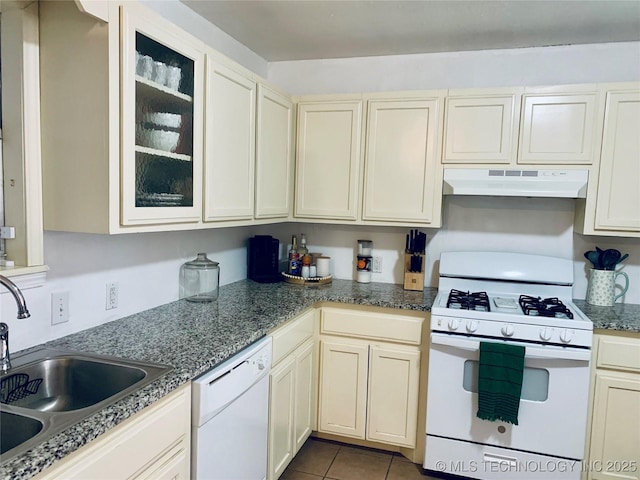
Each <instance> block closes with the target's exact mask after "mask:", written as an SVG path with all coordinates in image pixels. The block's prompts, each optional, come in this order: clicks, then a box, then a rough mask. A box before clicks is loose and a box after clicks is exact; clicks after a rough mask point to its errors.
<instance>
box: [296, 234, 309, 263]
mask: <svg viewBox="0 0 640 480" xmlns="http://www.w3.org/2000/svg"><path fill="white" fill-rule="evenodd" d="M298 253H299V254H300V258H302V257H304V256H305V255H307V254H308V253H309V249H308V248H307V237H306V236H305V235H304V233H302V234H300V248H298Z"/></svg>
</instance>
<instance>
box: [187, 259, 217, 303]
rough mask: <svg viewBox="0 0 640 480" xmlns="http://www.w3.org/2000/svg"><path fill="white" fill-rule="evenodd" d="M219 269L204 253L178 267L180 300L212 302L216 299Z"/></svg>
mask: <svg viewBox="0 0 640 480" xmlns="http://www.w3.org/2000/svg"><path fill="white" fill-rule="evenodd" d="M219 283H220V267H219V266H218V262H213V261H211V260H209V259H208V258H207V255H206V253H198V256H197V257H196V258H195V259H194V260H191V261H189V262H186V263H184V264H183V265H182V266H181V267H180V298H184V299H185V300H187V301H189V302H213V301H214V300H217V299H218V285H219Z"/></svg>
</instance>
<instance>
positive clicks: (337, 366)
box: [318, 308, 423, 448]
mask: <svg viewBox="0 0 640 480" xmlns="http://www.w3.org/2000/svg"><path fill="white" fill-rule="evenodd" d="M422 321H423V319H422V318H419V317H411V316H404V315H397V314H386V313H380V312H367V311H363V310H347V309H338V308H323V309H322V319H321V328H320V333H321V337H320V374H319V375H320V379H319V409H318V431H320V432H324V433H330V434H336V435H343V436H347V437H352V438H358V439H362V440H369V441H375V442H382V443H386V444H390V445H396V446H401V447H409V448H413V447H415V446H416V428H417V418H418V387H419V383H420V354H421V352H420V340H421V329H422ZM337 335H340V336H337ZM378 339H386V340H387V341H384V342H380V341H378ZM394 340H395V341H397V342H398V343H391V342H393V341H394ZM402 343H404V345H403V344H402Z"/></svg>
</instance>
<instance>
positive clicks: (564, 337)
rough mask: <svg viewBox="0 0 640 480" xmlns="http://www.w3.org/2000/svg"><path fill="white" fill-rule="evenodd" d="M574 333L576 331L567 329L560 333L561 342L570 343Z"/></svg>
mask: <svg viewBox="0 0 640 480" xmlns="http://www.w3.org/2000/svg"><path fill="white" fill-rule="evenodd" d="M574 333H575V331H573V330H569V329H568V328H565V329H564V330H562V331H561V332H560V340H561V341H562V343H569V342H571V340H572V339H573V334H574Z"/></svg>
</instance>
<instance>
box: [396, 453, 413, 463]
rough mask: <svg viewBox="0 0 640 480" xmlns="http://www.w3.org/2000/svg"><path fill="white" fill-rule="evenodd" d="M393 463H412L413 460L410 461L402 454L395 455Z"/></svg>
mask: <svg viewBox="0 0 640 480" xmlns="http://www.w3.org/2000/svg"><path fill="white" fill-rule="evenodd" d="M393 461H394V462H411V460H409V459H408V458H407V457H405V456H404V455H402V454H401V453H394V454H393Z"/></svg>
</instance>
